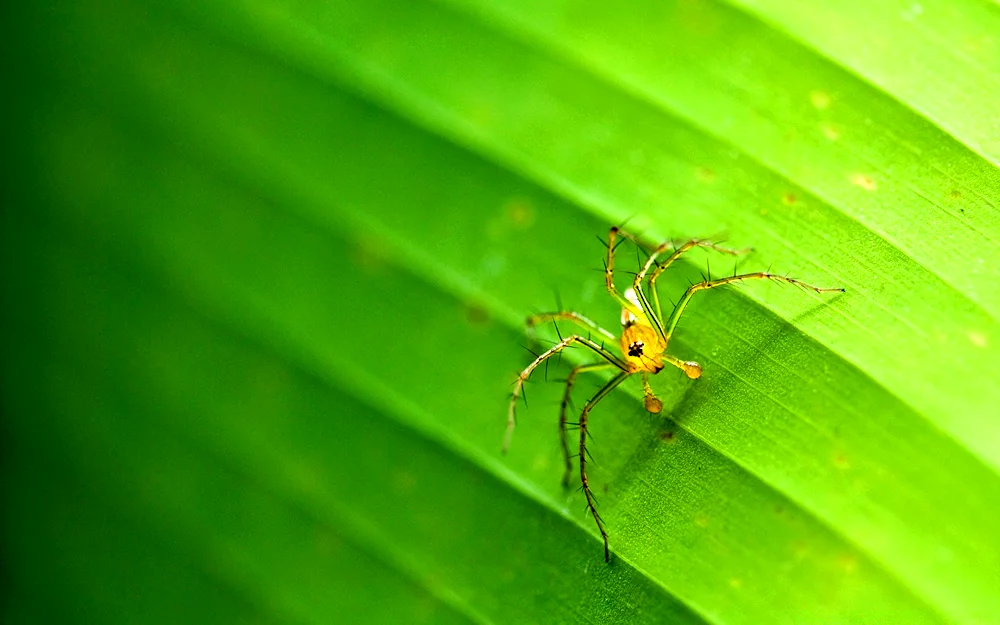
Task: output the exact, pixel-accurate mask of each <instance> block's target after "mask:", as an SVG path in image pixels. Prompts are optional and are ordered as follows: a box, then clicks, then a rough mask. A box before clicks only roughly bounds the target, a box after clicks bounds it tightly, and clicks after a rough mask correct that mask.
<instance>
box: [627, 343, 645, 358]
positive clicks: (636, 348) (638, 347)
mask: <svg viewBox="0 0 1000 625" xmlns="http://www.w3.org/2000/svg"><path fill="white" fill-rule="evenodd" d="M645 346H646V344H645V343H643V342H642V341H636V342H635V343H632V344H631V345H629V346H628V355H629V356H634V357H635V358H638V357H639V356H642V348H643V347H645Z"/></svg>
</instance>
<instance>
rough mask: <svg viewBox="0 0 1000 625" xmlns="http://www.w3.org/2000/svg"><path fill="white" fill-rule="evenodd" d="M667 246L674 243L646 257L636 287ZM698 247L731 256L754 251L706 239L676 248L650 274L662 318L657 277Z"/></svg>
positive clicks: (661, 247)
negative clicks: (726, 245)
mask: <svg viewBox="0 0 1000 625" xmlns="http://www.w3.org/2000/svg"><path fill="white" fill-rule="evenodd" d="M667 246H671V247H672V244H671V243H669V242H668V243H664V244H662V245H660V246H659V247H657V248H656V249H655V250H653V252H652V253H651V254H650V255H649V258H648V259H646V264H645V265H643V267H642V271H640V272H639V273H638V274H637V275H636V276H635V287H634V288H636V289H638V288H639V284H640V283H641V282H642V280H643V278H645V277H646V273H647V272H648V271H649V270H650V268H652V266H653V264H654V263H655V262H656V257H657V256H659V255H660V254H662V253H663V252H665V251H667V249H668V247H667ZM696 247H703V248H706V249H710V250H715V251H716V252H719V253H722V254H728V255H729V256H742V255H743V254H748V253H750V252H751V251H752V250H751V248H749V247H747V248H744V249H742V250H734V249H730V248H728V247H722V246H721V245H716V244H715V243H712V242H711V241H706V240H704V239H691V240H690V241H688V242H687V243H683V244H681V245H680V247H677V248H674V251H673V253H672V254H671V255H670V256H668V257H667V260H666V261H664V262H663V264H660V265H658V266H657V267H656V269H655V270H653V273H651V274H650V275H649V291H650V293H651V294H652V296H653V305H654V306H656V315H657V316H658V317H660V319H662V318H663V310H662V309H661V308H660V296H659V294H658V293H657V291H656V279H657V278H659V277H660V274H662V273H663V272H664V271H666V270H667V267H669V266H670V265H672V264H673V263H674V261H675V260H677V259H678V258H680V257H681V255H683V254H684V253H685V252H687V251H688V250H691V249H694V248H696Z"/></svg>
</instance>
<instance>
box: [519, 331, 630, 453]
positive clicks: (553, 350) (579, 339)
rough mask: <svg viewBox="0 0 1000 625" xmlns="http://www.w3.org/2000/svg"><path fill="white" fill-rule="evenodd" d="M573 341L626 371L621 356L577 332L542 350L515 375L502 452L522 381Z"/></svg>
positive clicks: (626, 367)
mask: <svg viewBox="0 0 1000 625" xmlns="http://www.w3.org/2000/svg"><path fill="white" fill-rule="evenodd" d="M574 343H579V344H581V345H584V346H585V347H589V348H590V349H591V350H593V351H594V352H596V353H597V355H598V356H600V357H601V358H603V359H604V360H606V361H607V362H608V363H609V364H611V365H613V366H615V367H617V368H618V369H620V370H621V371H623V372H624V371H628V365H626V364H625V363H624V362H623V361H622V359H621V358H619V357H618V356H615V355H614V354H613V353H612V352H610V351H608V350H607V349H605V348H604V347H602V346H601V345H600V344H598V343H595V342H594V341H592V340H590V339H589V338H587V337H585V336H580V335H579V334H574V335H572V336H567V337H566V338H564V339H563V340H561V341H559V342H558V343H556V344H555V345H553V346H552V347H550V348H549V349H547V350H546V351H544V352H542V353H541V354H540V355H539V356H538V357H537V358H535V360H533V361H532V363H531V364H530V365H528V366H527V367H525V369H524V371H522V372H521V374H520V375H519V376H517V380H515V381H514V392H513V393H512V394H511V398H510V408H509V409H508V412H507V432H506V434H504V438H503V453H507V448H508V447H509V446H510V438H511V436H512V435H513V433H514V425H515V423H516V421H515V419H514V411H515V410H516V408H517V399H518V397H520V396H521V393H522V389H523V388H524V383H525V381H527V379H528V377H530V376H531V372H532V371H534V370H535V368H536V367H537V366H538V365H540V364H542V363H543V362H545V361H546V360H548V359H549V358H551V357H552V356H554V355H556V354H558V353H559V352H561V351H562V350H564V349H566V348H567V347H569V346H570V345H573V344H574Z"/></svg>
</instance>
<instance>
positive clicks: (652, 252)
mask: <svg viewBox="0 0 1000 625" xmlns="http://www.w3.org/2000/svg"><path fill="white" fill-rule="evenodd" d="M625 240H629V241H632V242H633V243H634V244H635V245H637V246H638V247H640V248H642V249H644V250H647V251H648V252H649V257H648V258H647V259H646V262H645V263H644V264H643V265H642V269H641V270H640V271H639V272H638V273H637V274H636V275H635V279H634V280H633V282H632V286H631V287H630V288H628V289H626V290H625V292H624V293H620V292H619V291H618V289H617V288H616V287H615V283H614V263H615V249H616V248H617V246H618V245H619V244H620V243H622V242H624V241H625ZM696 247H702V248H707V249H710V250H714V251H716V252H720V253H722V254H727V255H730V256H740V255H742V254H745V253H748V252H750V251H751V250H749V249H743V250H733V249H728V248H725V247H721V246H719V245H716V244H715V243H712V242H711V241H709V240H706V239H691V240H690V241H687V242H686V243H683V244H682V245H679V246H675V245H674V244H673V243H671V242H666V243H662V244H660V245H657V246H652V245H648V244H646V243H645V242H643V241H642V240H640V239H639V237H637V236H636V235H634V234H630V233H628V232H626V231H624V230H622V229H621V228H619V227H617V226H613V227H612V228H611V230H610V232H609V233H608V255H607V259H606V260H605V263H604V278H605V285H606V287H607V290H608V293H609V294H610V295H611V297H613V298H614V299H615V301H617V302H618V303H619V304H620V305H621V307H622V311H621V335H620V336H618V337H616V336H615V335H614V334H612V333H611V332H608V331H607V330H605V329H604V328H602V327H600V326H599V325H597V324H596V323H594V322H593V321H591V320H590V319H588V318H586V317H584V316H583V315H581V314H579V313H576V312H569V311H557V312H549V313H541V314H537V315H532V316H530V317H528V319H527V326H528V328H529V330H530V329H532V328H534V327H535V326H537V325H539V324H542V323H546V322H548V321H552V322H557V321H560V320H565V321H570V322H572V323H575V324H576V325H577V326H579V327H581V328H583V329H585V330H586V331H587V335H586V336H584V335H582V334H573V335H571V336H567V337H566V338H562V337H561V336H560V339H561V340H560V341H559V342H558V343H556V344H555V345H553V346H552V347H551V348H550V349H548V350H546V351H545V352H543V353H542V354H540V355H538V357H537V358H535V360H534V361H532V363H531V364H530V365H528V366H527V367H526V368H525V369H524V371H522V372H521V374H520V375H519V376H518V377H517V380H516V381H515V382H514V391H513V393H512V396H511V399H510V408H509V410H508V413H507V431H506V434H505V436H504V441H503V453H505V454H506V453H507V448H508V447H509V446H510V439H511V435H512V434H513V432H514V424H515V419H514V412H515V409H516V408H517V400H518V398H519V397H521V396H522V391H523V387H524V383H525V381H527V379H528V377H529V376H531V372H532V371H534V370H535V368H537V367H538V366H539V365H540V364H542V363H543V362H545V361H546V360H548V359H549V358H551V357H552V356H555V355H556V354H558V353H560V352H561V351H562V350H564V349H566V348H567V347H570V346H571V345H583V346H584V347H587V348H588V349H590V350H591V351H592V352H594V353H595V354H596V355H597V356H599V357H600V358H601V360H600V361H598V362H594V363H590V364H583V365H578V366H576V367H574V368H573V369H572V370H571V371H570V373H569V375H568V376H567V377H566V387H565V390H564V391H563V397H562V404H561V407H560V409H559V438H560V441H561V443H562V455H563V463H564V466H565V471H564V472H563V478H562V484H563V486H564V487H566V486H568V485H569V479H570V475H571V474H572V471H573V465H572V462H571V458H572V456H570V453H569V446H568V445H567V443H566V426H567V424H568V422H567V420H566V406H567V404H568V403H569V399H570V392H571V391H572V389H573V383H574V382H575V381H576V378H577V376H579V375H580V374H581V373H588V372H592V371H599V370H602V369H615V370H616V371H617V373H615V375H614V377H612V378H611V380H610V381H608V382H607V384H605V385H604V386H602V387H601V389H600V390H599V391H597V393H596V394H594V396H593V397H591V398H590V399H589V400H588V401H587V403H586V404H585V405H584V407H583V410H582V411H581V412H580V419H579V422H578V423H576V424H572V425H576V426H577V427H578V428H579V430H580V444H579V453H578V454H577V456H576V457H577V458H579V459H580V482H581V488H582V490H583V494H584V497H585V498H586V500H587V509H588V510H589V511H590V514H591V515H592V516H593V517H594V522H595V523H597V529H598V531H599V532H600V533H601V539H602V540H603V541H604V560H605V562H610V561H611V551H610V549H609V547H608V533H607V531H606V530H605V528H604V521H603V520H602V519H601V515H600V514H598V512H597V506H596V502H595V498H594V493H593V492H592V490H591V488H590V482H589V481H588V479H587V456H588V452H587V418H588V417H589V415H590V412H591V410H593V409H594V406H596V405H597V403H598V402H600V401H601V400H602V399H604V398H605V397H607V396H608V395H609V394H610V393H611V391H613V390H614V389H615V388H616V387H617V386H618V385H619V384H621V383H622V382H624V381H625V380H626V379H627V378H629V377H631V376H633V375H636V374H642V388H643V395H644V404H645V408H646V410H647V411H649V412H650V413H654V414H655V413H659V412H660V411H661V410H662V409H663V402H661V401H660V399H659V398H657V397H656V395H655V394H654V393H653V389H652V388H651V387H650V386H649V376H650V374H652V375H656V374H657V373H659V372H660V371H662V370H663V369H664V367H665V366H666V365H671V366H673V367H677V368H678V369H680V370H681V371H683V372H684V373H685V374H686V375H687V377H688V378H690V379H692V380H694V379H697V378H700V377H701V373H702V368H701V365H700V364H698V363H697V362H694V361H691V360H681V359H680V358H677V357H675V356H671V355H670V354H668V353H666V352H667V347H668V345H669V344H670V337H671V336H673V333H674V330H675V329H676V328H677V322H678V321H679V320H680V317H681V314H683V312H684V309H685V307H687V305H688V302H690V301H691V298H692V297H693V296H694V294H695V293H697V292H699V291H705V290H708V289H714V288H715V287H719V286H724V285H726V284H731V283H734V282H743V281H745V280H774V281H777V282H787V283H789V284H793V285H795V286H798V287H801V288H804V289H809V290H812V291H815V292H817V293H826V292H833V291H836V292H843V291H844V289H842V288H821V287H816V286H812V285H811V284H806V283H805V282H802V281H800V280H795V279H794V278H788V277H785V276H779V275H775V274H773V273H770V272H769V271H763V272H756V273H745V274H736V273H735V271H734V272H733V275H731V276H727V277H724V278H717V279H715V280H713V279H712V278H711V276H708V277H707V278H706V279H705V280H703V281H702V282H698V283H696V284H692V285H691V286H689V287H688V289H687V290H686V291H685V292H684V295H683V296H682V297H681V298H680V300H679V301H678V302H677V304H676V305H675V306H674V308H673V311H672V312H671V313H670V316H669V317H667V318H666V320H664V319H663V313H662V310H661V308H660V298H659V296H658V295H657V292H656V279H657V278H659V277H660V275H662V274H663V272H664V271H666V270H667V268H668V267H670V265H671V264H673V262H674V261H676V260H677V259H678V258H680V257H681V256H682V255H683V254H684V253H685V252H687V251H689V250H691V249H694V248H696ZM668 252H669V254H670V255H669V256H667V258H666V260H665V261H663V262H662V263H659V262H657V258H659V257H661V256H663V255H665V254H667V253H668ZM654 267H655V268H654ZM647 276H648V281H647V282H646V289H645V290H643V281H644V280H647ZM647 294H648V295H647ZM650 299H651V300H652V304H650ZM594 335H597V336H599V337H601V339H602V340H601V341H600V342H598V341H597V340H595V339H594ZM605 340H606V341H608V342H610V344H611V345H615V346H616V347H617V348H618V351H619V352H620V355H619V354H618V353H616V352H615V351H613V350H612V349H609V348H608V347H606V346H605Z"/></svg>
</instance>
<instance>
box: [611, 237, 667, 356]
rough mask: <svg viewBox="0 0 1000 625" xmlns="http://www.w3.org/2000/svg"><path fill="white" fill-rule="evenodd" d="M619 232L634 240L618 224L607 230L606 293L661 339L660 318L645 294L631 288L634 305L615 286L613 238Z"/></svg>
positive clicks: (661, 326) (614, 244)
mask: <svg viewBox="0 0 1000 625" xmlns="http://www.w3.org/2000/svg"><path fill="white" fill-rule="evenodd" d="M619 234H621V235H622V240H625V239H631V240H633V241H635V237H633V236H632V235H629V234H627V233H625V232H624V231H622V230H621V229H620V228H618V226H611V230H609V231H608V258H607V260H606V261H605V263H604V282H605V286H606V287H607V289H608V293H610V294H611V296H612V297H614V298H615V301H617V302H618V303H619V304H620V305H621V307H622V309H624V310H627V311H628V312H629V313H630V314H632V315H633V316H635V317H636V318H638V319H642V320H644V322H645V324H646V325H649V326H650V327H652V328H653V329H654V330H656V334H657V335H658V336H659V337H660V338H661V339H663V338H665V336H666V335H665V334H664V333H663V322H662V321H660V318H659V317H658V316H657V315H656V314H654V313H653V308H652V306H650V305H649V302H648V301H647V300H646V295H645V294H644V293H643V292H642V289H633V290H634V291H635V296H636V300H637V302H638V305H636V302H633V301H632V300H631V299H629V298H628V297H626V296H625V295H622V294H621V293H619V292H618V289H617V288H616V287H615V280H614V269H615V247H616V245H617V244H616V243H615V240H616V239H617V238H618V235H619Z"/></svg>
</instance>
